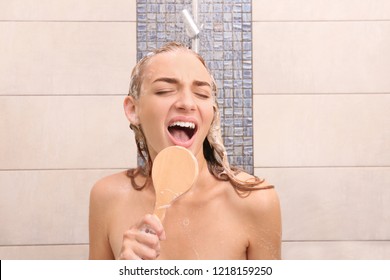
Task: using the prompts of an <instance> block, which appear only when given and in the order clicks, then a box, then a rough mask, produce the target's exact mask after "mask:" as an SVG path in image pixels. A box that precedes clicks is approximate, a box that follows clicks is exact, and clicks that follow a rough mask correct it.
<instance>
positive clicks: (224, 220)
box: [160, 201, 248, 259]
mask: <svg viewBox="0 0 390 280" xmlns="http://www.w3.org/2000/svg"><path fill="white" fill-rule="evenodd" d="M163 225H164V229H165V232H166V236H167V239H166V240H165V241H163V242H162V243H161V256H160V258H161V259H245V258H246V248H247V240H248V239H247V236H246V234H245V231H244V230H242V228H243V227H242V225H241V221H240V219H239V217H237V215H236V214H235V213H234V211H232V210H231V209H229V206H228V205H225V204H224V203H219V202H218V201H215V202H214V203H213V202H211V203H205V204H198V205H191V204H185V203H178V204H174V205H172V206H171V207H170V208H168V210H167V212H166V216H165V219H164V223H163Z"/></svg>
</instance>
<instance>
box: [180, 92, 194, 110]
mask: <svg viewBox="0 0 390 280" xmlns="http://www.w3.org/2000/svg"><path fill="white" fill-rule="evenodd" d="M177 96H178V97H177V100H176V102H175V107H176V108H177V109H179V110H185V111H194V110H196V103H195V100H194V95H193V93H192V91H191V90H190V89H183V90H181V91H180V92H179V94H178V95H177Z"/></svg>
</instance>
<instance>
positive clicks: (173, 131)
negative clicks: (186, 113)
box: [168, 121, 197, 144]
mask: <svg viewBox="0 0 390 280" xmlns="http://www.w3.org/2000/svg"><path fill="white" fill-rule="evenodd" d="M168 131H169V134H170V135H171V136H172V138H173V139H174V142H176V144H180V143H187V142H188V141H190V140H191V139H192V137H193V136H194V135H195V133H196V131H197V127H196V125H195V123H193V122H183V121H176V122H173V123H171V124H170V125H169V126H168Z"/></svg>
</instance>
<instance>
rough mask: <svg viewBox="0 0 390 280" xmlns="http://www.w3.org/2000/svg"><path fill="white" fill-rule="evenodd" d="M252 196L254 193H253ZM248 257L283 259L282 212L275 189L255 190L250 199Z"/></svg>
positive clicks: (253, 258)
mask: <svg viewBox="0 0 390 280" xmlns="http://www.w3.org/2000/svg"><path fill="white" fill-rule="evenodd" d="M251 196H252V195H251ZM249 203H250V212H251V213H249V215H248V217H249V221H248V223H249V224H250V225H251V226H250V227H249V229H248V234H249V246H248V249H247V258H248V259H252V260H255V259H267V260H273V259H281V237H282V226H281V213H280V204H279V198H278V196H277V193H276V191H275V190H274V189H268V190H261V191H255V192H253V197H252V198H250V200H249Z"/></svg>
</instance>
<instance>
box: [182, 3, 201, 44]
mask: <svg viewBox="0 0 390 280" xmlns="http://www.w3.org/2000/svg"><path fill="white" fill-rule="evenodd" d="M181 14H182V16H183V20H184V24H185V26H186V30H187V35H188V36H189V37H190V38H191V39H192V38H194V37H196V36H197V35H198V34H199V33H200V30H199V27H198V26H197V25H196V23H195V21H194V19H193V18H192V16H191V14H190V12H189V11H188V10H187V9H184V10H182V11H181Z"/></svg>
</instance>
